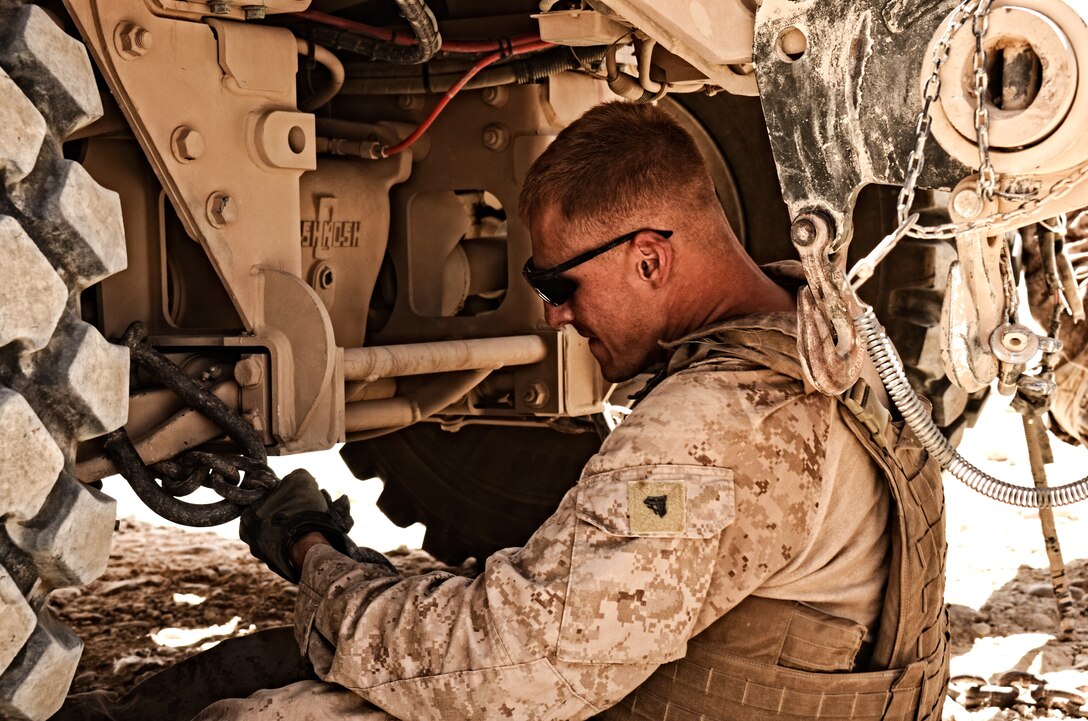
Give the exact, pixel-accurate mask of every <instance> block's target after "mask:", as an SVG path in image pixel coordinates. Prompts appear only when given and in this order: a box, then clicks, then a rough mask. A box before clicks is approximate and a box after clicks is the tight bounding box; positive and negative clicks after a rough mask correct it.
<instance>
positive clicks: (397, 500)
mask: <svg viewBox="0 0 1088 721" xmlns="http://www.w3.org/2000/svg"><path fill="white" fill-rule="evenodd" d="M600 445H601V440H600V437H599V436H598V435H597V434H596V433H577V434H568V433H560V432H558V431H553V430H551V429H550V428H517V427H513V428H512V427H507V426H468V427H466V428H463V429H461V430H460V431H457V432H456V433H450V432H448V431H443V430H442V429H441V428H439V427H438V426H437V425H435V424H432V423H419V424H416V425H414V426H411V427H409V428H405V429H404V430H401V431H398V432H396V433H392V434H390V435H387V436H381V437H378V438H374V439H371V440H367V441H356V442H354V443H348V444H347V445H345V446H344V447H343V449H342V450H341V451H340V455H341V456H342V457H343V459H344V461H345V463H347V465H348V467H349V468H350V469H351V471H352V473H353V474H355V476H357V477H358V478H373V477H374V476H377V477H379V478H381V479H382V481H383V482H384V483H385V488H384V489H383V490H382V494H381V496H380V497H379V498H378V508H380V509H381V511H382V512H383V513H384V514H385V515H386V516H388V517H389V519H390V520H391V521H393V522H394V523H396V524H397V525H399V526H409V525H411V524H413V523H415V522H417V521H419V522H422V523H423V524H424V525H426V526H427V533H426V535H425V536H424V538H423V550H425V551H427V552H428V553H430V554H431V555H432V556H434V557H435V558H437V559H438V560H440V561H442V562H443V563H448V564H450V565H458V564H460V563H461V562H462V561H464V560H465V559H466V558H468V557H470V556H471V557H474V558H476V559H477V561H479V562H482V561H483V560H484V559H486V558H487V557H488V556H490V555H491V554H492V553H494V552H495V551H497V550H499V549H500V548H508V547H511V546H522V545H524V544H525V541H526V540H528V538H529V536H530V535H532V532H533V531H534V530H536V529H537V527H539V526H540V524H541V523H543V522H544V521H545V520H546V519H547V518H548V516H550V515H551V514H552V512H553V511H555V508H556V506H557V505H558V504H559V501H560V499H561V498H562V497H563V494H564V493H566V492H567V490H568V489H570V488H571V487H572V486H573V485H574V484H575V483H576V482H577V481H578V477H579V475H580V474H581V471H582V467H583V466H584V465H585V464H586V461H588V460H589V459H590V457H591V456H592V455H593V454H594V453H596V452H597V449H598V448H599V447H600Z"/></svg>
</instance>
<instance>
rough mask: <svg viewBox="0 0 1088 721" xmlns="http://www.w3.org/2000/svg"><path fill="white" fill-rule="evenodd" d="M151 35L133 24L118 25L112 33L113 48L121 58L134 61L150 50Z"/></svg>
mask: <svg viewBox="0 0 1088 721" xmlns="http://www.w3.org/2000/svg"><path fill="white" fill-rule="evenodd" d="M151 41H152V38H151V33H150V31H148V30H147V29H146V28H142V27H140V26H139V25H137V24H135V23H120V24H119V25H118V26H117V29H116V30H115V31H114V33H113V46H114V48H116V49H117V52H118V53H119V54H120V55H121V57H123V58H125V59H126V60H135V59H136V58H139V57H143V56H144V55H145V54H146V53H147V51H148V50H150V49H151Z"/></svg>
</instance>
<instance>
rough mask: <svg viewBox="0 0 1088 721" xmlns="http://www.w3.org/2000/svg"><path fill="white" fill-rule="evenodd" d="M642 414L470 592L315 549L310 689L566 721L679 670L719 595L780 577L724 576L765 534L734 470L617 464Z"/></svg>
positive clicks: (305, 626) (306, 642)
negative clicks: (749, 512) (322, 683)
mask: <svg viewBox="0 0 1088 721" xmlns="http://www.w3.org/2000/svg"><path fill="white" fill-rule="evenodd" d="M661 390H664V387H663V388H662V389H659V391H655V395H656V394H658V393H660V391H661ZM654 409H655V406H653V405H651V406H649V407H648V408H646V409H645V411H643V412H642V414H641V415H642V416H643V417H644V418H651V417H653V416H654V415H655V410H654ZM663 410H665V411H668V410H669V408H668V407H665V408H664V409H663ZM637 415H639V412H638V411H636V413H635V414H632V416H631V417H630V419H629V420H628V421H627V422H625V423H624V424H623V425H622V426H621V427H620V428H619V429H617V431H615V432H614V433H613V434H612V436H610V437H609V440H608V442H607V443H606V444H605V446H604V447H603V448H602V452H601V454H599V455H598V456H597V457H596V458H595V459H594V461H591V463H590V464H589V465H588V466H587V472H586V474H584V475H583V478H582V479H581V481H580V482H579V484H578V485H577V486H576V487H575V488H573V489H572V490H571V491H570V492H568V493H567V495H566V496H565V497H564V499H563V501H562V502H561V504H560V506H559V508H558V510H557V511H556V513H555V514H554V515H553V516H552V517H551V518H550V519H549V520H548V521H546V522H545V523H544V525H543V526H541V528H540V529H538V530H537V532H536V533H534V534H533V536H532V538H531V539H530V540H529V542H528V543H527V544H526V546H525V547H524V548H521V549H507V550H504V551H500V552H498V553H496V554H494V555H493V556H491V558H489V559H488V561H487V566H486V570H485V572H484V573H483V574H482V575H480V576H479V577H477V578H475V579H466V578H461V577H456V576H452V575H450V574H447V573H431V574H427V575H423V576H414V577H409V578H400V577H397V576H392V575H389V572H388V571H386V570H382V569H380V568H379V567H376V566H372V565H367V564H357V563H355V562H353V561H351V560H350V559H347V558H345V557H343V556H341V555H340V554H338V553H336V552H335V551H334V550H332V549H331V548H328V547H321V546H319V547H316V548H315V549H313V550H312V551H311V552H310V554H309V555H308V556H307V558H306V562H305V566H304V568H303V578H302V584H301V586H300V589H299V597H298V608H297V616H296V628H297V631H298V634H299V640H300V644H301V645H302V647H303V649H304V651H305V652H306V653H307V654H308V655H309V657H310V659H311V660H312V661H313V663H314V666H315V668H316V670H317V672H318V674H319V676H320V677H321V678H323V679H324V680H327V681H331V682H335V683H338V684H340V685H342V686H345V687H347V688H350V689H352V690H354V691H355V692H357V693H358V694H360V695H361V696H363V697H364V698H366V699H367V700H369V701H370V702H372V703H374V704H375V705H377V706H379V707H381V708H383V709H385V710H386V711H387V712H389V713H391V714H392V715H394V716H397V717H399V718H413V719H416V718H436V719H437V718H441V719H461V718H511V719H563V720H564V721H567V720H570V719H583V718H588V717H589V716H592V715H594V714H595V713H597V712H598V711H599V710H601V709H604V708H607V707H609V706H611V705H613V704H615V703H616V702H618V701H619V700H620V699H622V698H623V697H624V696H625V695H626V694H627V693H629V692H630V691H631V690H633V689H634V688H635V687H636V686H638V685H639V684H640V683H641V682H642V681H643V680H645V679H646V678H647V677H648V676H649V675H650V673H651V672H652V671H653V670H654V669H655V668H657V667H658V666H659V665H661V664H663V663H666V662H668V661H672V660H675V659H677V658H680V657H682V656H683V655H684V653H685V651H686V646H687V641H688V639H689V638H690V637H691V636H692V635H693V634H694V633H695V632H696V631H697V630H698V629H697V627H698V626H699V625H700V623H701V621H702V620H703V619H704V618H705V611H706V609H707V608H708V606H710V605H711V604H708V593H710V592H711V589H712V588H713V589H714V593H720V592H721V591H722V590H723V588H724V587H729V588H730V590H731V594H730V595H733V596H736V597H737V598H742V597H743V596H744V595H746V594H747V593H749V592H750V591H751V589H752V588H753V587H754V586H756V585H758V583H759V582H760V580H761V578H763V577H765V576H766V574H767V573H769V572H770V571H772V570H773V569H772V568H770V567H767V568H764V567H763V565H760V566H759V568H758V569H757V568H755V567H753V568H751V569H747V572H746V573H740V574H738V573H736V572H734V571H733V570H731V569H728V568H723V567H722V564H721V563H720V558H721V557H722V553H721V552H722V549H723V548H731V547H732V546H731V543H732V542H731V541H730V540H729V539H730V538H733V537H735V538H737V539H744V543H745V544H747V543H748V542H749V541H751V542H754V543H756V544H757V546H758V545H759V541H760V539H761V537H760V535H759V534H760V533H764V532H765V531H764V529H763V528H762V524H763V519H762V518H758V519H757V523H759V524H760V525H761V528H759V529H756V528H754V527H751V526H749V525H748V523H747V521H746V520H745V519H743V518H738V517H737V511H736V501H735V492H734V491H735V484H734V478H733V471H732V470H731V469H730V468H728V467H726V466H724V465H721V464H714V465H707V464H705V463H703V462H701V461H698V460H694V459H693V458H692V457H690V456H689V455H684V454H681V455H674V456H672V457H666V458H664V459H662V458H660V457H659V458H658V460H666V461H668V462H660V463H654V462H649V461H650V460H651V459H649V458H642V459H641V460H640V462H638V463H636V464H632V465H623V463H624V462H625V461H626V460H630V459H631V458H632V456H631V455H630V454H628V453H626V452H623V451H622V449H623V448H624V447H625V446H630V444H631V442H632V441H631V438H630V435H631V434H633V433H641V429H640V426H639V423H635V424H631V425H630V427H628V423H630V420H631V419H634V418H635V417H636V416H637ZM658 420H659V421H663V419H658ZM688 421H689V422H691V423H692V424H693V426H697V425H699V424H700V423H701V420H700V419H698V418H689V419H688ZM654 425H657V421H655V422H654ZM684 425H685V424H674V426H673V428H672V430H673V432H675V433H676V434H677V438H682V439H683V442H682V443H678V447H681V446H683V445H684V444H687V443H689V441H690V440H691V438H690V436H689V431H690V430H691V429H688V428H685V427H682V426H684ZM610 449H621V450H619V451H616V450H610ZM655 455H657V454H655ZM757 531H758V532H757ZM714 605H715V606H716V605H717V604H714Z"/></svg>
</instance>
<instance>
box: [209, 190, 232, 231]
mask: <svg viewBox="0 0 1088 721" xmlns="http://www.w3.org/2000/svg"><path fill="white" fill-rule="evenodd" d="M205 213H206V214H207V216H208V222H210V223H211V224H212V225H213V226H215V227H216V228H222V227H223V226H225V225H228V224H230V223H233V222H234V221H235V220H237V219H238V201H237V200H235V199H234V198H233V197H231V196H230V195H228V194H226V193H212V194H211V195H210V196H208V203H207V205H206V207H205Z"/></svg>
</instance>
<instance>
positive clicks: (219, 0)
mask: <svg viewBox="0 0 1088 721" xmlns="http://www.w3.org/2000/svg"><path fill="white" fill-rule="evenodd" d="M208 9H209V10H211V12H212V14H213V15H226V14H227V13H229V12H230V2H229V0H216V1H215V2H210V3H208Z"/></svg>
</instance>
